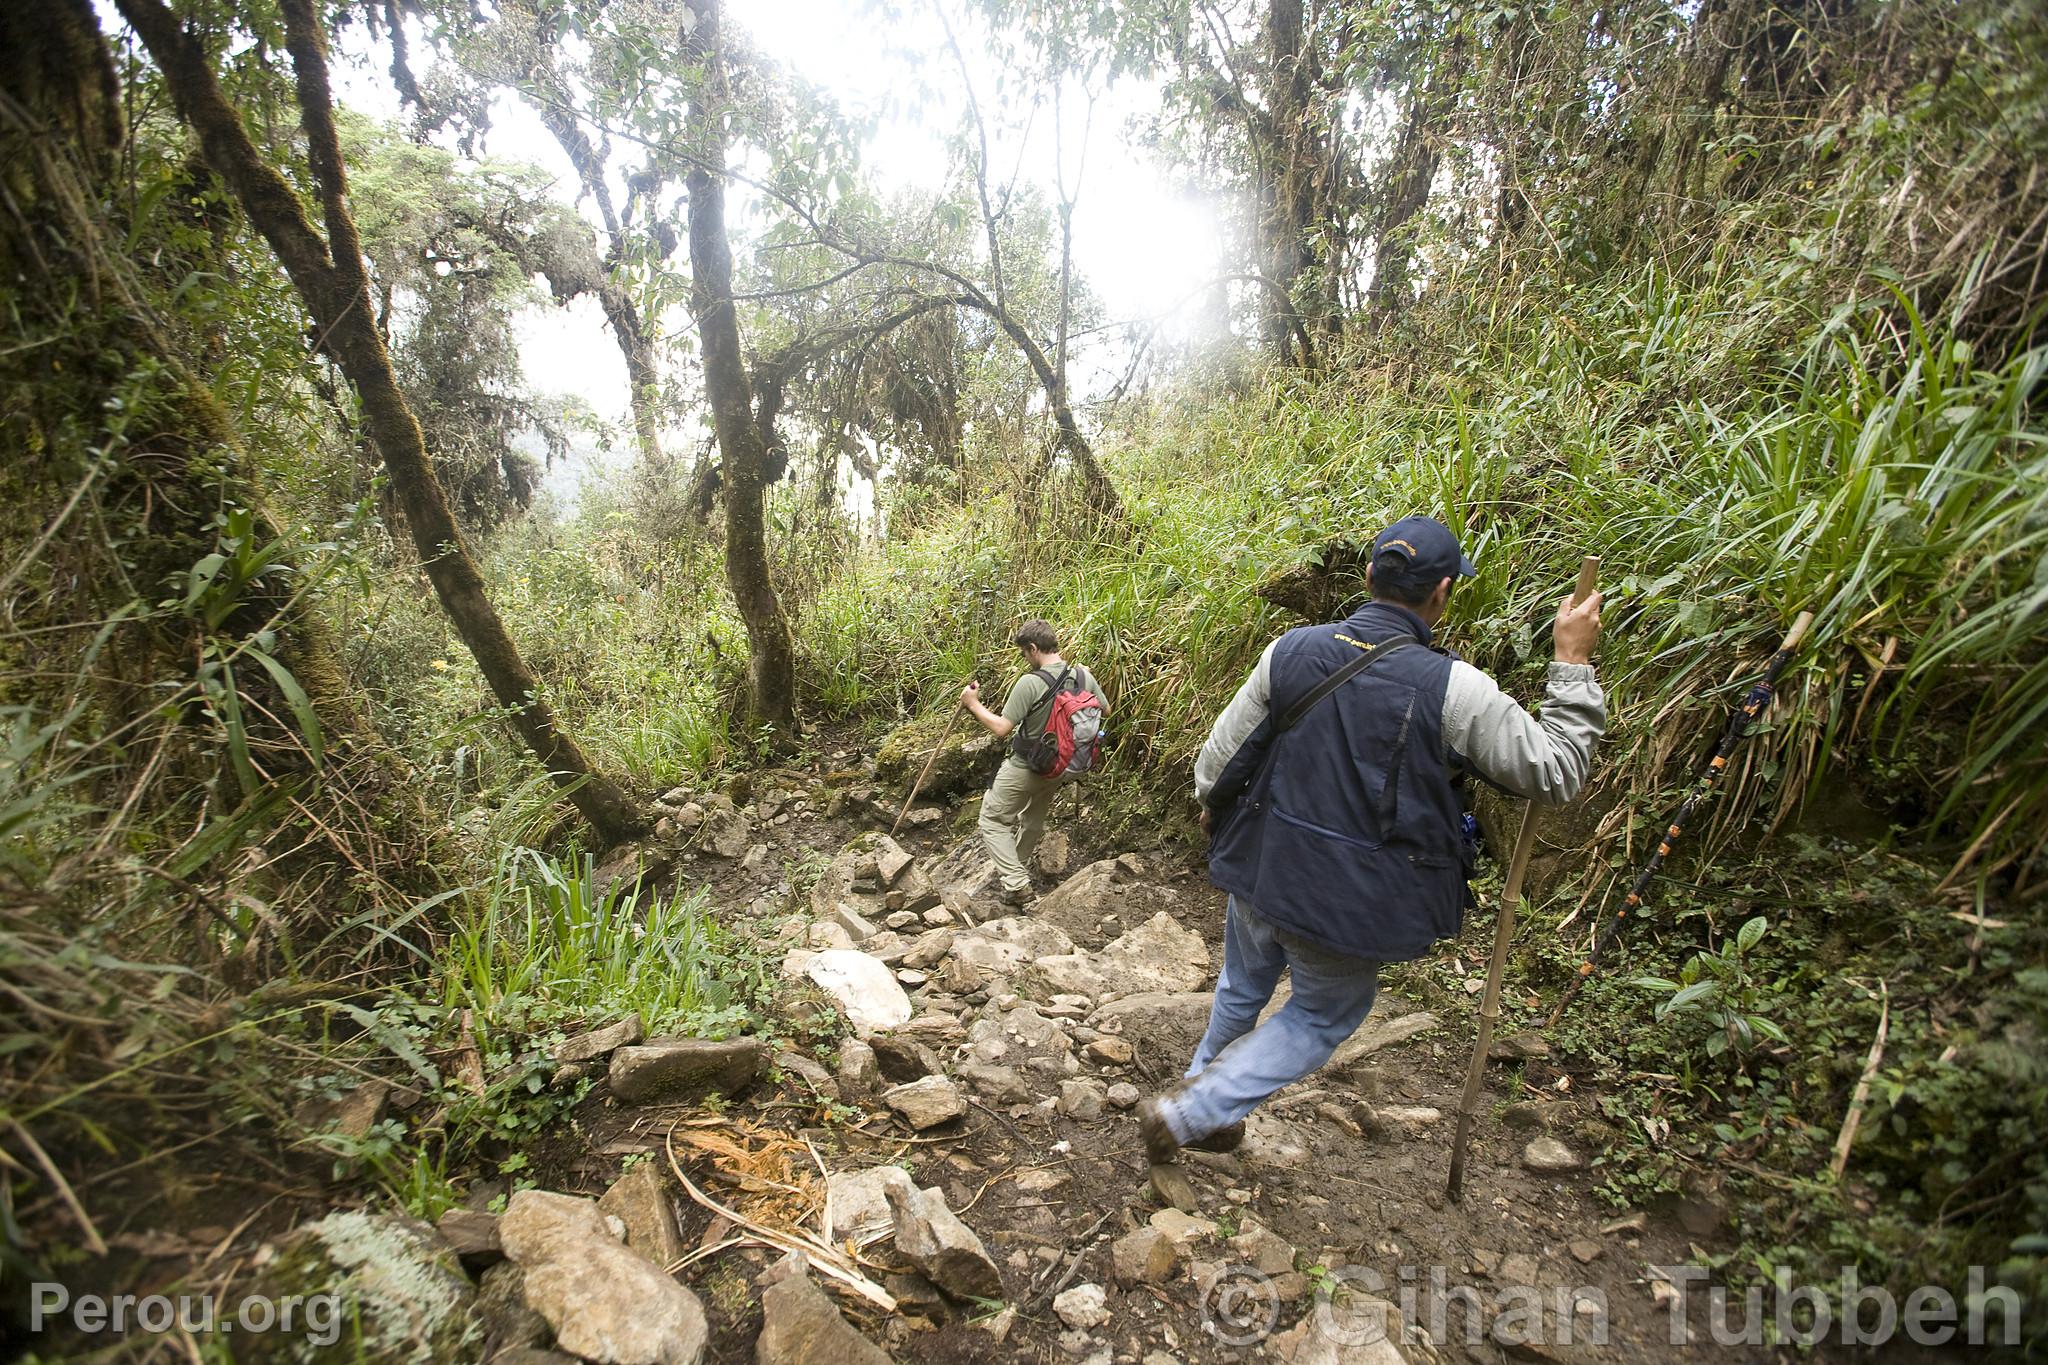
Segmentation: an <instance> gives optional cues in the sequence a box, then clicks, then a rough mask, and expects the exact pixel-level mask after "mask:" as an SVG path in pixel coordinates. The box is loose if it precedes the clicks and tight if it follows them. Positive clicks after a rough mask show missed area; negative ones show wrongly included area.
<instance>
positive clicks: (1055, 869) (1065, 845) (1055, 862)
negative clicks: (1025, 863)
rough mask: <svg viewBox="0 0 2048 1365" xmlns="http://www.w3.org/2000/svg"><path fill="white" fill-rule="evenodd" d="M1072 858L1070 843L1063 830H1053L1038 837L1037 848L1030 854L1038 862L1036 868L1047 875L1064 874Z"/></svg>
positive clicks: (1061, 875) (1058, 875)
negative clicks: (1040, 837)
mask: <svg viewBox="0 0 2048 1365" xmlns="http://www.w3.org/2000/svg"><path fill="white" fill-rule="evenodd" d="M1073 860H1074V855H1073V850H1072V844H1071V841H1069V839H1068V838H1067V833H1066V831H1065V830H1058V829H1056V830H1053V831H1052V832H1051V833H1049V834H1047V835H1046V836H1045V837H1044V838H1042V839H1040V840H1039V841H1038V848H1037V849H1036V850H1035V851H1034V852H1033V854H1032V861H1034V862H1036V863H1037V864H1038V870H1039V871H1040V872H1043V873H1044V874H1045V875H1046V876H1048V877H1064V876H1066V875H1067V868H1068V867H1069V866H1070V865H1071V864H1072V863H1073Z"/></svg>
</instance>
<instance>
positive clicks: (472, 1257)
mask: <svg viewBox="0 0 2048 1365" xmlns="http://www.w3.org/2000/svg"><path fill="white" fill-rule="evenodd" d="M434 1231H436V1232H438V1233H440V1234H441V1240H442V1241H444V1242H446V1243H447V1244H448V1249H449V1250H451V1251H453V1252H454V1253H455V1255H456V1257H457V1258H458V1259H460V1260H461V1262H462V1264H463V1265H464V1266H466V1267H467V1268H468V1269H470V1270H482V1269H484V1268H485V1267H487V1266H491V1265H495V1264H497V1263H498V1262H499V1261H502V1260H504V1259H505V1247H504V1245H503V1244H502V1243H501V1242H499V1240H498V1218H497V1215H496V1214H490V1213H485V1212H483V1211H482V1210H480V1209H450V1210H448V1211H447V1212H446V1213H444V1214H442V1215H441V1218H440V1221H438V1222H436V1223H435V1224H434Z"/></svg>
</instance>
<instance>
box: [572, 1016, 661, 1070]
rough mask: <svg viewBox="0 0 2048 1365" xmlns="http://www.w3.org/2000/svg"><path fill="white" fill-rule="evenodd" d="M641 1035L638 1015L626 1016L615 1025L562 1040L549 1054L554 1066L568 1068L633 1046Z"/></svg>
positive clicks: (642, 1032)
mask: <svg viewBox="0 0 2048 1365" xmlns="http://www.w3.org/2000/svg"><path fill="white" fill-rule="evenodd" d="M643 1036H644V1030H643V1029H642V1027H641V1024H640V1016H639V1015H638V1014H629V1015H627V1016H626V1017H625V1018H623V1019H621V1020H619V1021H618V1022H617V1023H613V1024H607V1025H605V1026H604V1027H603V1028H595V1029H591V1030H589V1031H587V1032H584V1033H578V1034H576V1035H574V1036H573V1037H569V1038H564V1039H563V1040H562V1041H561V1043H560V1044H559V1045H557V1046H556V1048H555V1050H554V1051H553V1052H552V1053H550V1054H549V1055H550V1056H551V1057H552V1058H553V1059H554V1063H555V1065H556V1066H567V1065H569V1064H570V1063H572V1062H594V1061H596V1060H597V1059H598V1058H599V1057H605V1056H609V1055H610V1054H611V1053H613V1052H615V1051H617V1050H618V1049H619V1048H622V1047H630V1046H632V1045H633V1044H634V1043H637V1042H639V1041H640V1039H641V1038H642V1037H643Z"/></svg>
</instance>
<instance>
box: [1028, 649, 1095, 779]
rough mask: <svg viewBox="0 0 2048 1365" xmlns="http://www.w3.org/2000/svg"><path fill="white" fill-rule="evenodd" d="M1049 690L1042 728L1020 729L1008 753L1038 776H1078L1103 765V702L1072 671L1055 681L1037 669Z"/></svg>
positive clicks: (1046, 672) (1043, 671)
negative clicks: (1047, 705)
mask: <svg viewBox="0 0 2048 1365" xmlns="http://www.w3.org/2000/svg"><path fill="white" fill-rule="evenodd" d="M1037 672H1038V676H1040V677H1041V678H1044V679H1045V681H1046V683H1047V685H1048V686H1049V687H1050V688H1051V693H1050V695H1051V697H1052V705H1051V707H1050V709H1049V710H1048V711H1047V713H1046V717H1045V728H1044V729H1043V730H1041V731H1040V732H1039V733H1038V734H1035V735H1033V734H1027V733H1026V732H1025V731H1024V729H1023V728H1021V727H1020V728H1019V729H1018V732H1017V737H1016V738H1015V739H1014V740H1012V741H1011V743H1010V751H1011V752H1012V753H1014V754H1016V755H1017V757H1018V758H1020V759H1022V760H1023V761H1024V765H1025V766H1026V767H1028V768H1030V769H1031V771H1032V772H1034V773H1037V774H1038V775H1039V776H1040V777H1081V776H1083V775H1085V774H1087V773H1091V772H1094V771H1095V770H1096V769H1097V768H1099V767H1101V766H1102V739H1103V730H1104V727H1103V723H1102V712H1103V706H1102V699H1101V698H1100V697H1098V696H1096V695H1095V694H1094V693H1093V692H1090V691H1089V690H1088V689H1087V688H1085V687H1083V686H1081V680H1080V679H1079V678H1077V677H1076V676H1074V670H1073V669H1072V668H1069V669H1067V670H1066V671H1065V672H1063V673H1061V674H1060V676H1059V677H1058V678H1054V677H1053V676H1052V674H1051V672H1050V671H1048V670H1046V669H1043V668H1041V669H1038V670H1037Z"/></svg>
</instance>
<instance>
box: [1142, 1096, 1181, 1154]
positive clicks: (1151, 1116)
mask: <svg viewBox="0 0 2048 1365" xmlns="http://www.w3.org/2000/svg"><path fill="white" fill-rule="evenodd" d="M1138 1136H1139V1137H1141V1138H1143V1139H1144V1140H1145V1156H1146V1159H1147V1160H1149V1161H1151V1163H1152V1164H1153V1165H1155V1166H1157V1165H1159V1164H1160V1163H1162V1162H1167V1161H1171V1160H1173V1154H1174V1153H1175V1152H1177V1151H1179V1150H1180V1142H1179V1140H1178V1139H1176V1138H1175V1137H1174V1135H1173V1129H1172V1128H1170V1127H1168V1126H1167V1122H1166V1110H1165V1109H1164V1108H1162V1107H1161V1105H1160V1103H1159V1096H1157V1095H1154V1096H1153V1097H1152V1098H1150V1099H1146V1100H1140V1101H1139V1102H1138Z"/></svg>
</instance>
